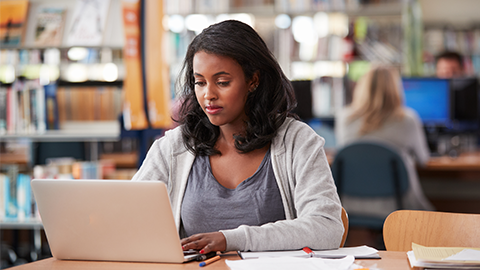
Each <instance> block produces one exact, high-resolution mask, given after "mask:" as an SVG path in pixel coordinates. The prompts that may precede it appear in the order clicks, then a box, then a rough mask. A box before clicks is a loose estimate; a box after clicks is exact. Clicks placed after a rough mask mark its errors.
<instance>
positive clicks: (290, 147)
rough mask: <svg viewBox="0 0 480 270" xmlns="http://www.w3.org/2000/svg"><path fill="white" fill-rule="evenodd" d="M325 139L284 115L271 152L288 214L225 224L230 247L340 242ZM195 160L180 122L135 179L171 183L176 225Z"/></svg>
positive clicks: (282, 247) (326, 246)
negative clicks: (255, 222)
mask: <svg viewBox="0 0 480 270" xmlns="http://www.w3.org/2000/svg"><path fill="white" fill-rule="evenodd" d="M324 144H325V140H324V139H323V138H322V137H320V136H318V135H317V134H316V133H315V131H313V130H312V129H311V128H310V127H309V126H308V125H306V124H305V123H303V122H300V121H297V120H294V119H292V118H287V119H286V120H285V122H284V123H283V125H282V126H281V127H280V128H279V130H278V131H277V135H276V137H275V138H274V139H273V141H272V144H271V158H272V166H273V171H274V173H275V177H276V180H277V184H278V187H279V189H280V193H281V196H282V201H283V206H284V209H285V215H286V218H287V219H286V220H281V221H277V222H274V223H267V224H264V225H262V226H245V225H242V226H239V227H238V228H236V229H232V230H222V231H221V232H222V233H223V234H224V235H225V238H226V240H227V250H228V251H229V250H241V251H248V250H251V251H262V250H286V249H301V248H303V247H305V246H308V247H310V248H312V249H333V248H338V247H339V245H340V242H341V239H342V234H343V225H342V220H341V207H342V206H341V204H340V200H339V197H338V194H337V190H336V187H335V184H334V181H333V177H332V174H331V170H330V166H329V164H328V161H327V158H326V155H325V151H324V148H323V146H324ZM194 160H195V156H194V155H193V154H192V153H191V152H189V151H188V150H187V149H186V148H185V146H184V144H183V140H182V136H181V130H180V128H179V127H177V128H175V129H173V130H170V131H167V132H166V133H165V136H163V137H162V138H160V139H158V140H156V141H155V142H154V143H153V145H152V146H151V148H150V150H149V151H148V153H147V157H146V158H145V160H144V162H143V164H142V166H141V167H140V169H139V170H138V172H137V173H136V174H135V175H134V177H133V179H132V180H133V181H142V180H151V181H155V180H160V181H163V182H165V183H166V185H167V188H168V193H169V196H170V202H171V205H172V211H173V215H174V217H175V222H176V224H177V229H179V224H180V209H181V203H182V199H183V195H184V192H185V187H186V184H187V179H188V175H189V173H190V169H191V167H192V164H193V161H194Z"/></svg>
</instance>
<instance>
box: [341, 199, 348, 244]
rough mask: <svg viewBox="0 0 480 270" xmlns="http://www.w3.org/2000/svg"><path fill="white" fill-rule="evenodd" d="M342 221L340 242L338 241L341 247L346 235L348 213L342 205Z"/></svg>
mask: <svg viewBox="0 0 480 270" xmlns="http://www.w3.org/2000/svg"><path fill="white" fill-rule="evenodd" d="M342 223H343V229H344V231H343V236H342V242H341V243H340V247H343V246H344V245H345V240H347V235H348V214H347V211H345V208H343V207H342Z"/></svg>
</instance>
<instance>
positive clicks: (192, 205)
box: [181, 150, 286, 237]
mask: <svg viewBox="0 0 480 270" xmlns="http://www.w3.org/2000/svg"><path fill="white" fill-rule="evenodd" d="M284 219H286V218H285V210H284V207H283V203H282V198H281V195H280V191H279V189H278V185H277V181H276V179H275V175H274V173H273V169H272V162H271V157H270V150H268V151H267V154H266V155H265V157H264V158H263V161H262V163H261V164H260V166H259V167H258V169H257V171H256V172H255V173H254V174H253V175H252V176H251V177H249V178H247V179H246V180H244V181H243V182H242V183H240V184H239V185H238V186H237V188H235V189H229V188H226V187H224V186H222V185H221V184H220V183H218V181H217V180H216V179H215V177H214V176H213V174H212V169H211V166H210V160H209V158H208V156H197V157H196V158H195V161H194V163H193V166H192V170H191V171H190V175H189V177H188V182H187V187H186V190H185V195H184V197H183V203H182V209H181V220H182V225H183V230H182V232H181V236H182V237H186V236H191V235H193V234H197V233H205V232H216V231H219V230H228V229H235V228H237V227H238V226H240V225H249V226H260V225H263V224H265V223H269V222H275V221H277V220H284Z"/></svg>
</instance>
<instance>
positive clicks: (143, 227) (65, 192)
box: [31, 179, 198, 263]
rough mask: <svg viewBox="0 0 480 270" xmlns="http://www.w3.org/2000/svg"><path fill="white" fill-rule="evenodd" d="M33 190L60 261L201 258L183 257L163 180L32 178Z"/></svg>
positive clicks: (139, 260)
mask: <svg viewBox="0 0 480 270" xmlns="http://www.w3.org/2000/svg"><path fill="white" fill-rule="evenodd" d="M31 186H32V190H33V193H34V196H35V200H36V202H37V206H38V210H39V212H40V216H41V218H42V222H43V227H44V230H45V234H46V236H47V240H48V243H49V245H50V250H51V252H52V255H53V256H54V257H55V258H57V259H65V260H101V261H131V262H164V263H182V262H185V261H190V260H195V259H197V256H198V255H196V254H189V255H184V253H183V250H182V247H181V244H180V237H179V235H178V232H177V229H176V226H175V222H174V219H173V213H172V210H171V206H170V201H169V197H168V193H167V189H166V186H165V184H164V183H163V182H160V181H142V182H136V181H135V182H134V181H125V180H53V179H34V180H32V182H31Z"/></svg>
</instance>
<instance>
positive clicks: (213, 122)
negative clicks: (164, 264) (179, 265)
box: [132, 20, 343, 253]
mask: <svg viewBox="0 0 480 270" xmlns="http://www.w3.org/2000/svg"><path fill="white" fill-rule="evenodd" d="M182 71H183V73H181V74H183V75H182V76H183V77H182V78H181V80H183V81H181V82H180V80H179V82H180V85H181V86H180V91H181V93H179V94H180V95H181V97H182V100H183V103H182V105H181V109H180V112H179V119H177V121H178V122H179V123H180V126H179V127H177V128H175V129H173V130H170V131H167V132H166V133H165V136H164V137H162V138H160V139H158V140H156V141H155V142H154V143H153V145H152V146H151V148H150V150H149V151H148V153H147V157H146V159H145V160H144V162H143V164H142V166H141V167H140V169H139V170H138V172H137V173H136V174H135V175H134V177H133V179H132V180H135V181H141V180H153V181H163V182H165V183H166V185H167V187H168V191H169V196H170V201H171V204H172V210H173V213H174V217H175V221H176V224H177V227H178V229H179V233H180V236H181V237H185V238H183V239H182V246H183V248H184V250H188V249H196V250H199V251H200V253H208V252H210V251H230V250H242V251H247V250H252V251H261V250H285V249H301V248H303V247H305V246H309V247H311V248H314V249H332V248H338V247H339V245H340V241H341V238H342V234H343V225H342V221H341V207H342V206H341V204H340V200H339V197H338V194H337V192H336V187H335V184H334V181H333V178H332V174H331V171H330V167H329V165H328V161H327V158H326V155H325V151H324V148H323V146H324V143H325V141H324V139H323V138H321V137H320V136H318V135H317V134H316V133H315V131H313V130H312V129H311V128H310V127H309V126H307V125H306V124H304V123H303V122H301V121H298V120H296V119H295V117H294V115H293V114H292V110H293V109H294V107H295V105H296V102H295V97H294V92H293V87H292V85H291V83H290V81H289V80H288V79H287V78H286V76H285V75H284V74H283V72H282V70H281V68H280V66H279V64H278V63H277V61H276V60H275V58H274V57H273V55H272V54H271V53H270V51H269V50H268V48H267V46H266V44H265V43H264V41H263V40H262V39H261V38H260V36H259V35H258V34H257V33H256V32H255V30H253V28H251V27H250V26H248V25H247V24H244V23H241V22H238V21H233V20H231V21H224V22H221V23H218V24H214V25H211V26H210V27H208V28H206V29H205V30H203V32H202V33H200V34H199V35H198V36H196V37H195V38H194V39H193V41H192V43H191V44H190V45H189V47H188V50H187V53H186V58H185V61H184V65H183V70H182Z"/></svg>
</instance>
